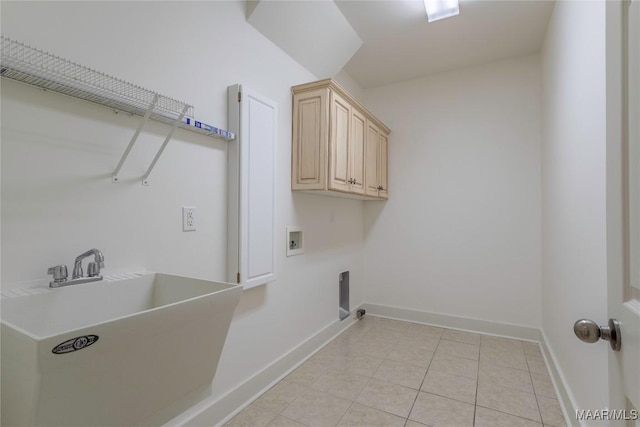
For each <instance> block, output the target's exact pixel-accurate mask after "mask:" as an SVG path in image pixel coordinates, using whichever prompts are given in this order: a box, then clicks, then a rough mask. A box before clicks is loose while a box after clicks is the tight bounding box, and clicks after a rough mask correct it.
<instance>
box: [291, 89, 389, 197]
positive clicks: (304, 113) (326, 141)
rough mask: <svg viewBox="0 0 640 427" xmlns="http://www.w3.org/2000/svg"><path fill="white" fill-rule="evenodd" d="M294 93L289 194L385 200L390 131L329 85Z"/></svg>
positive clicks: (299, 90) (344, 94)
mask: <svg viewBox="0 0 640 427" xmlns="http://www.w3.org/2000/svg"><path fill="white" fill-rule="evenodd" d="M292 91H293V135H292V150H291V152H292V158H291V167H292V169H291V189H292V190H294V191H306V192H312V193H320V194H325V195H333V196H339V197H349V198H355V199H363V200H379V199H386V198H387V197H388V190H387V149H388V141H389V133H390V130H389V128H387V127H386V126H385V125H384V124H383V123H382V122H381V121H380V120H378V119H377V118H376V117H375V116H374V115H373V114H371V113H370V112H369V111H367V109H366V108H364V107H363V106H362V105H361V104H360V103H359V102H358V101H356V100H355V99H354V98H353V97H352V96H351V95H350V94H349V93H348V92H347V91H345V90H344V89H343V88H342V87H340V86H339V85H338V84H337V83H336V82H335V81H333V80H332V79H326V80H320V81H317V82H313V83H307V84H304V85H299V86H294V87H293V88H292Z"/></svg>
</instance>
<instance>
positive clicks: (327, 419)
mask: <svg viewBox="0 0 640 427" xmlns="http://www.w3.org/2000/svg"><path fill="white" fill-rule="evenodd" d="M349 406H351V402H350V401H348V400H346V399H341V398H339V397H336V396H334V395H332V394H329V393H325V392H322V391H316V390H307V391H306V392H305V393H304V394H302V396H299V397H298V398H297V399H296V400H294V401H293V402H292V403H291V404H290V405H289V406H287V408H286V409H285V410H284V411H282V414H281V415H283V416H285V417H287V418H289V419H292V420H294V421H299V422H301V423H303V424H306V425H309V426H334V425H336V424H337V423H338V421H339V420H340V418H342V416H343V415H344V414H345V412H347V409H348V408H349Z"/></svg>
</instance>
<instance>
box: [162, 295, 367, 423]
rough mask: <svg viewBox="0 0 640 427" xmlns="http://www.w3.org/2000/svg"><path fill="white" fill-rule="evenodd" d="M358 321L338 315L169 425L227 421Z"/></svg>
mask: <svg viewBox="0 0 640 427" xmlns="http://www.w3.org/2000/svg"><path fill="white" fill-rule="evenodd" d="M358 308H360V307H358ZM358 308H356V309H355V310H357V309H358ZM355 310H353V313H355ZM354 323H355V320H354V319H353V317H352V316H349V317H347V318H346V319H344V320H343V321H340V320H337V319H336V321H334V322H332V323H330V324H329V325H327V326H326V327H325V328H324V329H322V330H321V331H319V332H318V333H316V334H315V335H313V336H312V337H310V338H309V339H307V340H306V341H304V342H302V343H301V344H300V345H298V346H297V347H295V348H294V349H292V350H291V351H289V352H288V353H286V354H284V355H282V356H281V357H280V358H279V359H277V360H276V361H274V362H273V363H272V364H270V365H269V366H267V367H266V368H264V369H263V370H262V371H260V372H258V373H257V374H255V375H254V376H252V377H251V378H249V379H248V380H247V381H245V382H244V383H242V384H240V385H239V386H237V387H236V388H234V389H232V390H230V391H229V392H228V393H226V394H225V395H223V396H222V397H219V398H217V399H215V400H213V399H211V400H210V401H207V400H206V399H205V400H204V401H202V402H200V403H199V404H197V405H196V406H194V407H193V408H191V409H190V410H188V411H186V412H185V413H183V414H181V415H180V416H178V417H176V418H174V419H172V420H171V421H169V422H168V423H166V424H165V427H168V426H185V427H186V426H194V427H195V426H204V425H206V426H220V425H222V424H224V423H225V422H227V421H229V420H230V419H231V418H233V417H234V416H235V415H236V414H237V413H239V412H240V411H242V410H243V409H244V408H245V407H246V406H248V405H249V404H250V403H251V402H252V401H253V400H254V399H255V398H257V397H258V396H260V395H261V394H262V393H264V392H265V391H267V390H268V389H269V388H271V387H272V386H273V385H275V384H276V383H278V382H279V381H280V380H282V379H283V378H284V377H285V376H287V375H288V374H289V373H290V372H291V371H293V370H294V369H295V368H297V367H298V366H300V365H301V364H302V363H303V362H304V361H305V360H307V359H308V358H309V357H311V356H313V355H314V354H315V353H316V352H317V351H318V350H320V349H321V348H322V347H324V345H325V344H327V343H328V342H329V341H331V340H332V339H333V338H335V337H336V336H337V335H339V334H341V333H342V332H343V331H344V330H345V329H347V328H348V327H349V326H351V325H352V324H354Z"/></svg>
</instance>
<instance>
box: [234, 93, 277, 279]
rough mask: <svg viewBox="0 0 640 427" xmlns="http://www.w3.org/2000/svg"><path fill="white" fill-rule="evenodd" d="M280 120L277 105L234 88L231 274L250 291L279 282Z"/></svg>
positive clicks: (259, 96) (254, 94) (256, 95)
mask: <svg viewBox="0 0 640 427" xmlns="http://www.w3.org/2000/svg"><path fill="white" fill-rule="evenodd" d="M277 116H278V107H277V104H276V103H275V102H273V101H271V100H269V99H267V98H265V97H263V96H261V95H259V94H257V93H256V92H254V91H252V90H251V89H249V88H247V87H246V86H244V85H235V86H231V87H230V88H229V125H230V126H229V127H230V129H232V130H236V132H237V133H236V139H235V141H233V142H231V143H230V144H229V153H228V155H229V158H228V167H229V209H228V212H229V233H228V238H229V244H228V250H229V254H228V256H229V263H228V276H229V280H233V281H235V282H237V283H240V284H242V285H243V286H244V288H245V289H248V288H251V287H254V286H258V285H263V284H265V283H268V282H271V281H273V280H275V278H276V276H275V247H274V245H275V234H274V224H275V150H276V134H277V132H276V126H277ZM234 126H235V127H234ZM234 236H235V241H236V242H237V244H236V243H235V242H234V241H233V239H234ZM234 279H235V280H234Z"/></svg>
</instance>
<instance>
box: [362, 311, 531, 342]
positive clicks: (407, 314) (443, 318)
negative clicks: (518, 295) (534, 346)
mask: <svg viewBox="0 0 640 427" xmlns="http://www.w3.org/2000/svg"><path fill="white" fill-rule="evenodd" d="M364 309H365V310H367V314H372V315H374V316H382V317H388V318H391V319H398V320H407V321H410V322H417V323H424V324H427V325H434V326H441V327H445V328H449V329H458V330H462V331H471V332H480V333H483V334H489V335H499V336H502V337H507V338H517V339H519V340H527V341H540V338H541V335H540V329H536V328H531V327H528V326H520V325H512V324H508V323H498V322H491V321H487V320H478V319H468V318H465V317H457V316H449V315H447V314H438V313H430V312H426V311H418V310H411V309H408V308H400V307H391V306H386V305H377V304H364Z"/></svg>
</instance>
